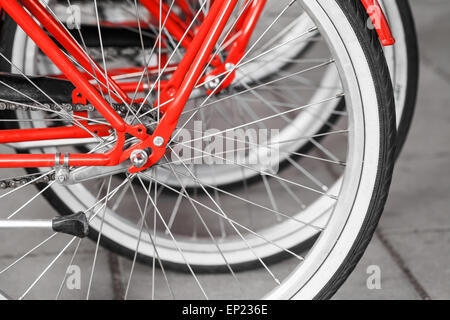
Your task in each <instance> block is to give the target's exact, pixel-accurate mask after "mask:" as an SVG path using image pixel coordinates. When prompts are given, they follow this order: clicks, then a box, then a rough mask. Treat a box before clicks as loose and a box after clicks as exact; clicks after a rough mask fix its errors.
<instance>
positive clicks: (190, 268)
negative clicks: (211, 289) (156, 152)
mask: <svg viewBox="0 0 450 320" xmlns="http://www.w3.org/2000/svg"><path fill="white" fill-rule="evenodd" d="M138 178H139V177H138ZM140 181H141V184H142V180H141V179H140ZM155 182H156V181H155ZM143 187H145V186H143ZM149 199H150V202H151V203H152V205H153V208H154V209H155V211H156V213H157V214H158V217H159V219H160V220H161V222H162V223H163V225H164V228H165V230H168V231H169V236H170V238H171V239H172V241H173V243H174V245H175V247H176V248H177V251H178V252H179V253H180V255H181V257H182V259H183V260H184V262H185V264H186V266H187V268H188V269H189V272H190V273H191V274H192V277H193V278H194V280H195V282H196V283H197V285H198V287H199V288H200V290H201V292H202V294H203V296H204V297H205V298H206V299H208V295H207V294H206V292H205V290H204V288H203V286H202V284H201V283H200V281H199V280H198V278H197V275H196V274H195V272H194V270H193V269H192V267H191V265H190V264H189V262H188V260H187V259H186V257H185V255H184V254H183V250H181V248H180V246H179V245H178V242H177V240H176V239H175V237H174V235H173V234H172V232H171V231H170V229H169V227H168V225H167V223H166V221H165V220H164V217H163V216H162V214H161V212H160V211H159V209H158V207H157V205H156V203H155V201H154V200H153V199H152V198H151V197H149Z"/></svg>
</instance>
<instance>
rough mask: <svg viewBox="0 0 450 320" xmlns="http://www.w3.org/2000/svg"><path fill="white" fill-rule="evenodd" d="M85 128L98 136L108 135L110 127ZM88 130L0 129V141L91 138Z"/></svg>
mask: <svg viewBox="0 0 450 320" xmlns="http://www.w3.org/2000/svg"><path fill="white" fill-rule="evenodd" d="M85 129H86V130H89V131H90V132H92V133H95V134H96V135H97V136H99V137H106V136H109V132H108V131H109V129H110V127H108V126H105V125H86V126H85ZM91 137H92V135H91V134H89V132H86V131H85V130H83V129H81V128H80V127H75V126H72V127H58V128H35V129H12V130H0V143H13V142H24V141H41V140H53V139H72V138H75V139H76V138H91Z"/></svg>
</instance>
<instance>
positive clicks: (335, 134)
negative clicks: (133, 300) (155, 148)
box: [0, 0, 395, 299]
mask: <svg viewBox="0 0 450 320" xmlns="http://www.w3.org/2000/svg"><path fill="white" fill-rule="evenodd" d="M267 6H268V7H267V8H266V10H267V11H266V15H265V17H266V18H265V19H266V20H262V21H263V22H264V24H263V26H264V25H265V27H263V28H262V29H261V30H260V31H259V34H260V35H261V34H264V33H265V32H266V30H270V28H271V27H270V28H269V27H268V26H276V25H277V23H279V24H280V26H281V28H283V26H286V25H287V24H288V23H289V22H292V21H293V20H295V19H296V18H297V17H299V16H301V15H302V14H307V15H308V16H309V19H310V20H311V21H312V22H314V25H315V27H314V28H312V29H310V31H311V33H314V41H317V42H320V43H321V45H317V46H316V48H315V51H311V54H312V56H313V58H310V59H308V58H306V57H302V60H300V61H297V63H295V64H291V65H290V69H286V70H283V72H284V73H285V74H284V75H281V76H280V75H279V74H278V75H277V77H275V78H271V79H264V80H262V79H261V80H260V81H262V82H261V83H260V84H255V83H252V84H251V85H250V87H249V88H247V87H245V86H244V88H242V86H241V87H237V88H235V89H234V91H233V90H231V92H223V93H221V95H218V96H213V97H211V98H209V99H211V101H210V103H209V104H207V103H205V102H204V101H205V97H204V96H203V97H202V96H200V97H194V99H192V101H190V103H189V104H188V105H187V106H186V109H185V112H186V113H185V115H184V117H183V118H182V119H181V120H180V124H181V125H183V126H184V127H185V128H187V129H188V130H187V131H188V132H195V131H196V130H197V128H195V127H193V126H191V125H192V122H191V121H192V119H193V118H190V115H192V114H193V113H195V112H196V110H203V111H202V112H198V118H197V119H198V120H200V121H203V122H202V125H203V126H205V127H201V128H200V129H203V130H205V129H213V128H215V129H217V130H216V131H214V132H215V133H211V132H212V131H210V133H209V135H210V137H211V135H219V133H221V132H222V133H223V132H225V131H234V130H236V129H242V128H247V127H249V128H252V129H254V130H260V131H257V132H261V131H263V130H268V129H269V130H270V129H271V130H274V131H275V133H274V134H273V135H271V136H269V140H268V142H269V143H267V141H263V142H260V141H257V142H256V143H254V142H252V141H254V140H245V143H243V146H244V149H251V150H250V151H247V152H245V153H244V158H245V159H250V158H251V157H252V152H253V155H255V154H259V153H260V152H261V151H263V150H267V149H270V150H271V151H273V150H277V152H278V156H279V158H280V159H283V160H287V161H289V163H290V167H289V169H288V170H284V171H276V170H274V169H276V168H273V163H271V164H270V165H269V166H267V164H261V163H256V164H257V165H262V166H256V167H255V166H253V164H248V163H247V162H244V164H242V163H238V162H236V160H233V161H232V162H231V163H230V162H229V161H228V162H225V164H223V166H224V167H232V169H233V172H236V171H240V172H241V177H242V180H241V181H242V182H241V186H240V187H239V188H233V189H232V190H226V189H224V188H221V187H220V185H219V186H217V184H214V175H213V172H212V173H210V174H207V173H203V174H199V172H200V170H201V168H200V166H202V165H197V164H196V163H195V162H194V163H192V162H190V161H189V160H192V156H191V158H188V159H185V158H181V156H182V155H179V154H178V153H176V152H175V151H176V150H172V149H173V148H176V144H178V145H180V143H183V144H186V143H187V142H192V141H193V140H195V139H196V138H195V137H194V138H191V139H190V140H189V139H184V140H180V141H174V144H173V145H171V146H170V147H169V150H168V151H169V153H168V154H167V156H168V159H167V160H166V161H165V162H161V163H160V164H158V165H156V166H155V167H153V168H151V169H150V170H148V171H147V172H145V173H142V174H140V175H137V176H129V175H125V176H124V175H115V176H110V177H104V178H102V179H98V181H92V182H89V183H81V184H78V185H73V186H61V185H57V184H55V183H53V184H51V185H50V186H49V187H48V188H45V190H41V191H40V192H38V193H37V194H36V198H37V197H39V196H40V195H41V194H42V193H43V192H42V191H46V192H51V193H52V197H51V198H50V199H51V200H52V201H56V200H58V201H59V203H58V204H57V207H58V209H59V210H58V211H59V212H61V213H63V214H68V213H73V212H78V211H84V212H86V213H87V214H89V216H90V217H91V228H92V229H93V230H94V231H96V233H95V237H94V238H95V239H96V240H98V241H97V245H96V246H95V250H94V252H93V253H94V257H93V264H91V265H89V266H88V267H87V268H88V269H90V270H91V272H90V274H91V277H90V279H89V280H90V281H89V284H88V286H87V293H86V292H83V293H82V294H87V296H88V297H89V296H90V294H92V292H91V288H93V284H95V283H94V281H93V280H94V270H95V267H96V266H97V268H101V267H102V266H101V265H100V264H96V261H97V260H96V257H97V253H98V250H99V249H98V245H99V243H100V242H102V243H106V244H108V243H111V242H113V243H114V245H115V246H116V249H117V248H120V249H119V251H121V252H123V253H125V254H127V255H129V256H130V257H131V258H132V262H131V264H130V265H129V266H127V267H126V268H127V269H128V268H129V277H128V279H126V280H125V281H127V280H128V282H127V286H126V287H127V288H128V289H129V290H127V292H126V293H127V297H133V294H137V293H135V292H133V288H132V286H131V284H133V283H134V284H135V282H133V281H132V279H133V277H132V275H133V271H134V270H135V268H137V266H136V264H135V262H136V260H137V258H141V259H145V260H147V261H150V262H151V266H148V267H146V268H153V272H157V275H158V276H159V279H162V280H160V282H162V283H157V282H156V280H155V277H156V276H155V273H154V274H153V277H152V290H151V291H150V290H149V291H150V293H149V296H146V297H167V296H171V293H175V296H176V298H182V297H187V298H193V297H196V296H197V295H198V296H199V297H202V296H203V297H210V298H214V297H216V296H217V295H218V294H219V293H218V292H217V290H214V288H216V289H217V287H216V283H217V280H218V279H223V280H224V281H225V282H224V284H226V285H223V286H221V290H220V291H221V293H220V294H219V295H218V296H219V297H223V296H222V295H226V297H233V298H235V297H237V296H240V297H252V298H259V297H262V296H265V297H269V298H284V299H288V298H314V297H328V296H330V295H331V294H332V293H333V292H334V291H335V290H336V288H337V287H338V286H339V285H340V284H342V282H343V281H344V280H345V278H346V277H347V276H348V273H349V272H350V271H351V269H352V268H353V267H354V266H355V264H356V263H357V261H358V259H359V258H360V256H361V254H362V253H363V251H364V249H365V246H366V245H367V243H368V241H369V240H370V238H371V236H372V234H373V231H374V227H375V225H376V223H377V221H378V218H379V216H380V214H381V212H382V209H383V206H384V202H385V198H386V196H387V192H388V187H389V183H390V177H391V173H392V167H393V150H394V144H395V142H394V139H395V123H394V122H395V114H394V106H393V95H392V87H391V85H390V81H389V74H388V69H387V66H386V63H385V61H384V57H383V53H382V50H381V47H380V45H379V43H378V40H377V38H376V35H375V34H374V32H373V31H369V30H367V28H365V21H366V19H367V16H366V14H365V12H364V10H363V8H362V6H361V4H360V3H359V1H343V0H342V1H341V0H339V1H331V0H319V1H298V2H295V3H288V2H287V1H286V2H282V4H281V5H280V3H279V1H277V2H271V1H269V2H268V5H267ZM270 31H271V32H276V30H270ZM257 34H258V33H257ZM307 35H308V34H305V35H303V37H304V36H307ZM267 36H270V33H267ZM297 36H298V39H299V40H300V41H301V39H302V35H301V34H299V35H297ZM263 38H264V37H261V39H263ZM258 39H259V38H258V37H256V39H255V40H254V41H258ZM269 39H270V37H269ZM259 41H260V40H259ZM11 44H13V43H11ZM355 44H357V45H355ZM251 47H252V46H250V48H251ZM266 50H267V49H266ZM268 50H270V49H268ZM262 52H265V51H264V50H263V51H262ZM255 54H256V55H257V54H258V52H256V53H255ZM259 54H261V52H260V53H259ZM4 55H5V54H4ZM249 57H250V59H251V56H249ZM6 58H7V57H6ZM8 60H9V59H8ZM9 61H10V60H9ZM13 63H14V62H13ZM14 64H16V63H14ZM10 68H11V66H10ZM329 69H334V72H335V73H336V74H338V75H339V78H340V83H339V84H338V85H337V84H334V85H333V87H331V88H330V87H328V88H326V89H327V90H328V96H326V97H323V98H322V99H317V98H315V97H316V96H315V95H314V94H311V92H309V91H310V89H313V91H314V93H315V92H316V90H314V88H317V86H320V84H321V79H323V75H324V73H326V72H328V70H329ZM10 70H11V69H10ZM25 73H26V72H25ZM322 89H324V88H322ZM299 94H300V96H299ZM342 97H344V99H345V101H346V107H345V109H343V110H339V111H335V112H338V113H339V116H340V117H339V121H338V122H337V123H335V124H333V125H332V126H330V128H329V130H327V131H326V132H324V133H323V134H321V136H323V137H325V138H324V139H322V140H320V141H318V139H317V138H318V137H317V136H316V135H315V134H313V135H306V136H304V135H303V134H304V132H303V131H302V130H303V129H304V128H303V127H299V126H298V125H297V122H296V121H298V119H301V116H308V115H309V116H310V115H311V113H312V114H314V115H316V116H317V117H320V116H321V111H322V108H327V107H328V105H329V102H330V101H333V102H334V101H336V100H340V99H341V98H342ZM198 106H202V107H203V108H201V109H198ZM93 115H94V114H93ZM14 120H19V122H17V121H14ZM51 121H60V122H61V121H62V120H61V119H60V118H59V116H57V115H54V114H52V113H49V114H48V113H45V112H41V113H40V112H38V113H35V114H34V112H27V111H24V112H22V111H18V112H16V118H15V119H13V120H11V122H13V123H19V124H20V125H21V126H24V127H26V126H29V125H31V126H33V125H38V124H39V123H41V124H42V123H48V122H51ZM325 121H326V120H325ZM222 139H224V140H226V137H224V138H222ZM232 139H233V140H234V141H235V142H236V138H232ZM241 139H242V138H241ZM243 139H246V137H244V138H243ZM302 140H308V141H309V142H310V143H312V144H313V145H314V149H313V150H310V151H309V152H308V154H304V155H299V154H297V152H296V151H295V150H297V149H298V143H299V142H301V141H302ZM241 142H242V141H241ZM251 144H256V146H254V147H255V148H249V147H250V146H251ZM100 146H102V145H101V144H100ZM84 147H86V148H88V149H91V150H92V147H90V146H84ZM203 147H204V146H203V145H201V146H200V149H201V150H200V154H201V155H202V156H204V155H205V154H207V155H208V154H210V153H211V151H207V150H206V149H204V148H203ZM65 148H66V149H67V148H68V149H69V150H73V148H77V146H71V145H69V146H66V147H65ZM55 149H56V150H61V149H62V148H61V147H58V146H51V147H46V148H42V149H40V150H35V149H31V150H28V151H29V152H42V151H45V152H54V151H55ZM190 149H191V150H192V149H193V150H195V149H198V148H197V147H196V146H195V145H194V146H191V147H190ZM237 149H238V147H236V146H234V145H233V148H232V150H228V151H232V152H235V151H237ZM185 150H186V149H185ZM272 156H275V155H274V154H272ZM169 157H170V158H169ZM213 158H214V159H218V158H219V159H220V158H222V159H223V153H219V154H216V155H215V156H213ZM210 160H211V159H210ZM276 160H277V161H275V164H279V163H280V161H279V159H278V158H277V159H276ZM214 168H218V167H217V166H215V167H214ZM228 169H229V168H224V170H228ZM237 169H239V170H237ZM268 169H271V170H270V171H269V170H268ZM255 171H256V173H257V175H258V176H260V179H261V183H259V184H253V185H251V186H249V185H247V184H246V181H247V180H246V179H245V177H246V176H247V174H249V172H251V173H252V174H254V172H255ZM170 181H175V182H176V184H174V183H170ZM174 185H175V186H176V187H174ZM22 189H26V188H22ZM22 189H21V190H22ZM22 191H23V190H22ZM12 194H17V193H15V192H11V193H10V194H8V195H3V196H4V197H6V196H10V195H12ZM3 196H2V197H3ZM105 199H106V200H105ZM27 204H28V203H27ZM25 207H27V206H24V207H23V208H25ZM23 208H22V209H21V210H23ZM21 210H19V211H17V212H13V213H14V216H15V215H16V214H18V212H21ZM7 233H8V232H5V233H4V234H3V235H2V236H5V237H6V236H8V235H7ZM25 233H28V234H29V233H30V232H25ZM25 233H24V235H23V236H25ZM23 236H22V238H23ZM313 236H315V237H316V239H317V240H316V241H314V243H313V245H312V246H310V247H308V248H305V249H303V250H300V249H299V248H296V249H298V250H294V249H293V248H295V247H296V246H297V245H298V244H299V243H303V241H304V240H307V239H310V238H311V237H313ZM299 237H303V240H302V239H299ZM43 239H44V240H43V242H41V245H38V246H36V245H33V246H31V247H29V248H32V250H30V251H27V250H26V249H25V251H24V252H25V253H26V254H25V255H24V256H23V258H20V260H17V259H12V260H10V261H2V262H4V264H3V265H4V267H3V268H2V269H1V270H0V276H1V277H2V278H3V279H5V277H7V276H8V275H11V273H13V274H17V273H19V272H20V270H19V269H18V268H17V267H18V266H19V265H22V264H24V263H25V262H28V263H29V259H28V258H29V253H31V252H33V253H36V252H40V250H45V249H46V248H48V247H47V246H48V245H49V244H50V243H51V242H52V241H56V240H54V239H59V240H58V241H67V242H66V243H67V245H64V247H63V248H62V251H61V252H62V253H64V252H66V251H67V250H68V249H69V248H72V247H74V248H72V250H73V253H71V254H69V257H68V258H69V260H70V261H69V264H72V263H73V261H74V260H75V259H76V258H77V257H79V250H81V249H80V248H82V247H83V246H84V245H87V246H89V244H86V243H85V242H83V241H78V240H76V239H74V238H72V239H71V238H67V237H66V236H63V235H59V234H58V235H56V236H55V235H53V236H52V237H51V238H47V239H48V240H46V238H43ZM9 243H11V241H10V242H9ZM20 244H21V245H22V246H24V247H25V248H26V247H27V243H26V241H23V242H22V243H20ZM28 252H29V253H28ZM62 253H61V254H56V255H54V259H55V260H53V259H52V260H51V261H50V264H47V267H46V268H44V270H43V273H40V274H37V275H36V274H35V275H31V274H30V275H28V277H25V276H24V277H23V278H22V279H21V284H20V285H19V284H17V283H16V284H15V287H14V288H9V287H8V285H7V283H6V284H5V286H0V287H1V288H2V289H3V288H4V287H5V289H4V290H5V291H6V292H7V294H9V295H11V296H13V297H20V298H24V297H28V296H30V294H32V293H33V292H34V290H33V289H35V287H36V286H37V285H38V284H40V281H41V279H42V277H43V276H44V275H45V274H46V273H47V272H49V270H52V271H51V272H55V273H56V272H58V270H59V272H61V271H62V272H63V273H64V272H65V268H66V267H67V262H66V263H62V264H61V265H59V264H58V265H57V264H56V262H57V261H58V260H59V258H61V256H62ZM77 254H78V255H77ZM279 255H285V256H288V257H290V258H291V259H290V260H288V261H286V262H283V264H282V265H279V266H282V268H279V266H278V267H277V266H270V265H269V264H268V262H270V261H271V260H273V259H276V258H277V257H278V256H279ZM89 260H90V259H89ZM249 265H251V266H259V267H260V268H261V270H260V271H255V273H253V274H251V275H250V274H247V275H244V274H242V275H241V274H239V275H236V273H235V271H237V270H238V269H240V268H243V267H248V266H249ZM155 266H159V267H160V268H161V269H160V270H158V271H155ZM167 266H175V267H177V268H178V269H183V270H185V271H186V272H187V274H185V275H174V274H172V273H171V272H168V271H167V270H166V268H165V267H167ZM57 267H59V268H57ZM199 270H202V271H209V272H216V271H222V272H226V274H223V275H215V276H214V277H209V276H200V275H198V271H199ZM180 277H181V279H182V281H181V282H180V281H179V280H180ZM171 278H172V279H171ZM33 279H34V280H33ZM227 279H230V280H232V281H228V280H227ZM267 279H269V280H271V281H266V280H267ZM174 280H175V281H174ZM255 280H256V281H255ZM258 280H261V281H258ZM42 282H44V280H43V279H42ZM189 282H192V284H189ZM0 283H5V282H3V281H1V280H0ZM63 283H64V280H63ZM261 283H264V293H263V292H262V290H261V288H260V287H258V285H260V284H261ZM57 285H59V284H57ZM57 285H56V286H57ZM51 286H52V287H53V285H52V284H51ZM6 287H8V288H6ZM175 287H176V288H175ZM186 287H188V288H191V289H192V290H185V288H186ZM60 288H62V287H60ZM182 288H184V290H182ZM21 289H22V290H21ZM56 289H58V288H56ZM56 291H58V290H56ZM183 292H184V293H185V292H189V295H188V296H183ZM65 293H67V292H65ZM141 293H142V292H141ZM49 294H50V292H49ZM55 294H56V293H55ZM58 297H59V293H58Z"/></svg>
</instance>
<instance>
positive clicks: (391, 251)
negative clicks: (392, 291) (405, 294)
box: [375, 227, 431, 300]
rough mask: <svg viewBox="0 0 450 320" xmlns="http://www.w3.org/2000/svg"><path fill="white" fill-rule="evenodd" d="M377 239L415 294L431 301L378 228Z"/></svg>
mask: <svg viewBox="0 0 450 320" xmlns="http://www.w3.org/2000/svg"><path fill="white" fill-rule="evenodd" d="M375 233H376V235H377V237H378V238H379V239H380V241H381V243H382V244H383V246H384V247H385V248H386V250H387V251H388V253H389V255H390V256H391V257H392V259H393V260H394V262H395V263H396V264H397V266H398V267H399V268H400V270H401V271H402V272H403V274H404V275H405V276H406V278H407V279H408V281H409V283H410V284H411V285H412V287H413V288H414V290H416V292H417V294H418V295H419V296H420V298H421V299H422V300H431V297H430V295H429V294H428V292H427V291H426V290H425V288H424V287H423V286H422V284H421V283H420V282H419V280H418V279H417V278H416V277H415V276H414V274H413V273H412V271H411V269H409V267H408V266H407V265H406V262H405V260H403V258H402V257H401V255H400V253H398V251H397V250H395V248H394V246H393V245H392V244H391V242H390V241H389V240H388V239H387V238H386V237H385V235H384V234H383V232H382V230H381V228H380V227H378V228H377V230H376V231H375Z"/></svg>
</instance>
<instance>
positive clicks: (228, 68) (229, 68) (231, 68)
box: [225, 63, 235, 71]
mask: <svg viewBox="0 0 450 320" xmlns="http://www.w3.org/2000/svg"><path fill="white" fill-rule="evenodd" d="M234 67H235V66H234V64H233V63H227V64H226V65H225V70H227V71H232V70H234Z"/></svg>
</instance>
